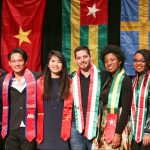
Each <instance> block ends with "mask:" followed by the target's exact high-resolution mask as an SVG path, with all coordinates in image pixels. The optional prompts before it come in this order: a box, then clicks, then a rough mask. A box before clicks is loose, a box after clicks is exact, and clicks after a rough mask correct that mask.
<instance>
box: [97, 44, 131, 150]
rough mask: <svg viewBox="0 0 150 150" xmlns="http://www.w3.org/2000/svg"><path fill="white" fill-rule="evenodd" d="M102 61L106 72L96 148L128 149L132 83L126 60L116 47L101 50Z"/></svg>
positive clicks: (110, 46)
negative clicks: (98, 139)
mask: <svg viewBox="0 0 150 150" xmlns="http://www.w3.org/2000/svg"><path fill="white" fill-rule="evenodd" d="M101 59H102V62H103V63H104V66H105V68H106V72H105V74H103V76H102V81H103V83H102V89H101V96H100V101H101V103H102V104H103V111H102V120H101V124H100V130H101V132H100V143H99V149H116V148H119V149H120V150H121V149H129V147H130V144H129V141H128V128H127V123H128V119H129V113H130V105H131V98H132V88H131V87H132V83H131V79H130V78H129V77H128V76H127V75H126V73H125V70H124V68H123V64H124V60H125V57H124V54H123V52H122V51H121V50H120V48H119V47H118V46H116V45H108V46H107V47H105V48H104V49H103V50H102V52H101Z"/></svg>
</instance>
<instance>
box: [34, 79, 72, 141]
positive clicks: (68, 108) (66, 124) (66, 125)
mask: <svg viewBox="0 0 150 150" xmlns="http://www.w3.org/2000/svg"><path fill="white" fill-rule="evenodd" d="M71 82H72V81H71V80H70V85H71ZM43 92H44V76H42V77H41V78H39V79H38V80H37V137H36V141H37V143H38V144H40V143H41V142H42V141H43V136H44V135H43V132H44V101H43ZM72 106H73V98H72V92H71V89H70V91H69V95H68V97H67V98H66V99H65V100H64V108H63V116H62V127H61V138H62V139H63V140H68V139H69V138H70V133H71V120H72Z"/></svg>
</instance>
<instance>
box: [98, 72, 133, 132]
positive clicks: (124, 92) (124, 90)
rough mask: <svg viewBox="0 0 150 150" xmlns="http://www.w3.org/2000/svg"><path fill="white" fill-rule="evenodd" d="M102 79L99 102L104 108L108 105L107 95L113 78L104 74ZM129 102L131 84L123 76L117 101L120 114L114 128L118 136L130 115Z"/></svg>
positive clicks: (129, 80) (128, 79)
mask: <svg viewBox="0 0 150 150" xmlns="http://www.w3.org/2000/svg"><path fill="white" fill-rule="evenodd" d="M106 76H107V77H106ZM103 78H105V82H104V83H103V84H104V85H103V86H102V90H101V96H100V100H101V101H102V102H103V106H106V105H107V103H108V94H109V90H110V87H111V83H112V81H113V78H112V77H111V76H110V75H109V74H105V77H102V79H103ZM131 101H132V82H131V79H130V78H129V77H128V76H127V75H125V77H124V79H123V82H122V87H121V93H120V99H119V107H122V112H121V114H120V117H119V120H118V122H117V126H116V133H118V134H121V133H122V132H123V130H124V128H125V126H126V124H127V121H128V118H129V115H130V108H131Z"/></svg>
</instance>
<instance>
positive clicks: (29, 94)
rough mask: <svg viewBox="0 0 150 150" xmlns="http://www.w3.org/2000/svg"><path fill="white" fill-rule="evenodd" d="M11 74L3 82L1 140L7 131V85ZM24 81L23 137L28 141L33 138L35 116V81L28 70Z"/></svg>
mask: <svg viewBox="0 0 150 150" xmlns="http://www.w3.org/2000/svg"><path fill="white" fill-rule="evenodd" d="M12 76H13V75H12V72H11V73H8V74H7V75H6V77H5V79H4V82H3V91H2V98H3V115H2V131H1V135H2V138H5V137H6V135H7V131H8V118H9V116H8V114H9V98H8V97H9V86H10V85H9V84H10V81H11V79H12ZM24 77H25V80H26V122H25V125H26V130H25V136H26V139H27V140H28V141H32V140H33V139H34V138H35V132H36V130H35V124H36V123H35V116H36V81H35V78H34V75H33V74H32V73H31V71H29V70H28V69H26V70H25V73H24Z"/></svg>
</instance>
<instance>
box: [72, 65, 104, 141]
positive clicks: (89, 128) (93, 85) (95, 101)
mask: <svg viewBox="0 0 150 150" xmlns="http://www.w3.org/2000/svg"><path fill="white" fill-rule="evenodd" d="M90 69H91V73H90V84H89V92H88V100H87V101H88V102H87V113H86V123H84V117H83V109H82V99H81V87H80V72H81V70H80V69H78V71H77V72H76V74H75V75H74V77H73V78H72V79H73V98H74V112H75V122H76V129H77V131H79V133H82V132H83V130H84V129H85V132H84V136H85V137H86V138H87V139H89V140H91V139H92V138H94V137H95V136H96V127H97V122H98V107H99V96H100V86H101V83H100V71H99V70H98V69H97V68H96V66H95V65H93V64H91V68H90ZM85 94H87V93H85Z"/></svg>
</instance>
